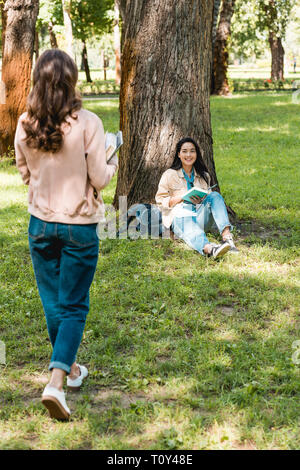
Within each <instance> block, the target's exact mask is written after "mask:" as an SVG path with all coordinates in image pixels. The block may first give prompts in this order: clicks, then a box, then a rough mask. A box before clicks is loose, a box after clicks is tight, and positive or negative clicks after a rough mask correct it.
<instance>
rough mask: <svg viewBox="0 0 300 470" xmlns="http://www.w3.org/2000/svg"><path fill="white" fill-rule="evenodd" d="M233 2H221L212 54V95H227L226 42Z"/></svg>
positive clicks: (229, 29) (226, 0)
mask: <svg viewBox="0 0 300 470" xmlns="http://www.w3.org/2000/svg"><path fill="white" fill-rule="evenodd" d="M234 7H235V0H223V1H222V8H221V13H220V19H219V24H218V28H217V33H216V39H215V45H214V52H213V80H212V85H213V86H212V93H214V94H216V95H228V94H229V92H230V90H229V84H228V77H227V70H228V57H229V54H228V42H229V39H230V34H231V18H232V15H233V12H234Z"/></svg>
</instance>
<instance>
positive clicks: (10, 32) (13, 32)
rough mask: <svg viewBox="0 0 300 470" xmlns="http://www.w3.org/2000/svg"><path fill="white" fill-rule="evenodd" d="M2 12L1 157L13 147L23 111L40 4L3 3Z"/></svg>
mask: <svg viewBox="0 0 300 470" xmlns="http://www.w3.org/2000/svg"><path fill="white" fill-rule="evenodd" d="M4 10H5V12H6V29H5V46H4V53H3V58H2V80H3V82H4V83H5V87H6V103H5V105H1V106H0V155H2V154H3V153H5V152H7V151H8V149H9V147H13V142H14V135H15V131H16V125H17V120H18V118H19V116H20V114H22V113H23V112H24V111H25V109H26V99H27V96H28V94H29V91H30V84H31V67H32V56H33V47H34V37H35V23H36V18H37V15H38V10H39V2H38V0H6V3H5V6H4Z"/></svg>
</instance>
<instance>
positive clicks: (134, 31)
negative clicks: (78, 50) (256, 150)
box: [114, 0, 217, 206]
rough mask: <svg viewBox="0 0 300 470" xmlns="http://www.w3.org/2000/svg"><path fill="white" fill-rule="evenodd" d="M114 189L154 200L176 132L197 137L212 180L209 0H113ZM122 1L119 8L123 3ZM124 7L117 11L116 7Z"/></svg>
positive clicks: (139, 199) (138, 199)
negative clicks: (118, 60) (116, 30)
mask: <svg viewBox="0 0 300 470" xmlns="http://www.w3.org/2000/svg"><path fill="white" fill-rule="evenodd" d="M120 6H121V11H122V12H123V13H122V16H123V20H124V23H123V27H122V64H121V76H122V78H121V91H120V128H121V129H122V131H123V138H124V144H123V146H122V147H121V151H120V166H119V172H118V182H117V190H116V195H115V200H114V204H115V206H118V197H119V196H127V204H128V205H132V204H134V203H136V202H141V203H143V202H154V198H155V193H156V191H157V187H158V182H159V179H160V177H161V174H162V173H163V171H165V170H166V169H167V168H169V167H170V165H171V163H172V161H173V158H174V154H175V145H176V143H177V142H178V140H179V139H181V138H182V137H184V136H191V137H193V138H195V140H196V141H197V142H198V143H199V145H200V148H201V150H202V153H203V157H204V160H205V162H206V164H207V167H208V169H209V172H210V174H211V176H212V182H213V183H216V182H217V178H216V173H215V166H214V161H213V149H212V131H211V121H210V107H209V95H210V76H211V55H212V49H211V40H212V21H213V6H214V1H213V0H207V1H205V2H203V1H202V0H192V1H189V2H187V1H185V0H177V1H176V2H174V0H165V1H164V2H162V1H161V0H145V1H144V2H130V1H127V2H124V1H122V2H121V5H120ZM125 7H126V9H125ZM124 10H125V11H124Z"/></svg>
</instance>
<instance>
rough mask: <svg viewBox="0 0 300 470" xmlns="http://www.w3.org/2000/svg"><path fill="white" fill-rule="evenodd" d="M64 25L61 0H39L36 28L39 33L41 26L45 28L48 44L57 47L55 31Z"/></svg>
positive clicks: (41, 29)
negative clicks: (48, 39)
mask: <svg viewBox="0 0 300 470" xmlns="http://www.w3.org/2000/svg"><path fill="white" fill-rule="evenodd" d="M63 25H64V18H63V9H62V2H61V0H52V1H51V2H50V1H49V0H40V9H39V16H38V19H37V22H36V29H37V31H38V32H39V33H40V32H42V31H43V28H47V31H48V34H49V38H50V45H51V47H52V48H57V47H58V43H57V39H56V33H57V32H62V30H63Z"/></svg>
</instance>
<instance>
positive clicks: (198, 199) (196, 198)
mask: <svg viewBox="0 0 300 470" xmlns="http://www.w3.org/2000/svg"><path fill="white" fill-rule="evenodd" d="M205 198H206V196H203V197H199V196H194V197H190V200H191V202H192V203H193V204H201V202H202V201H203V200H204V199H205Z"/></svg>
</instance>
